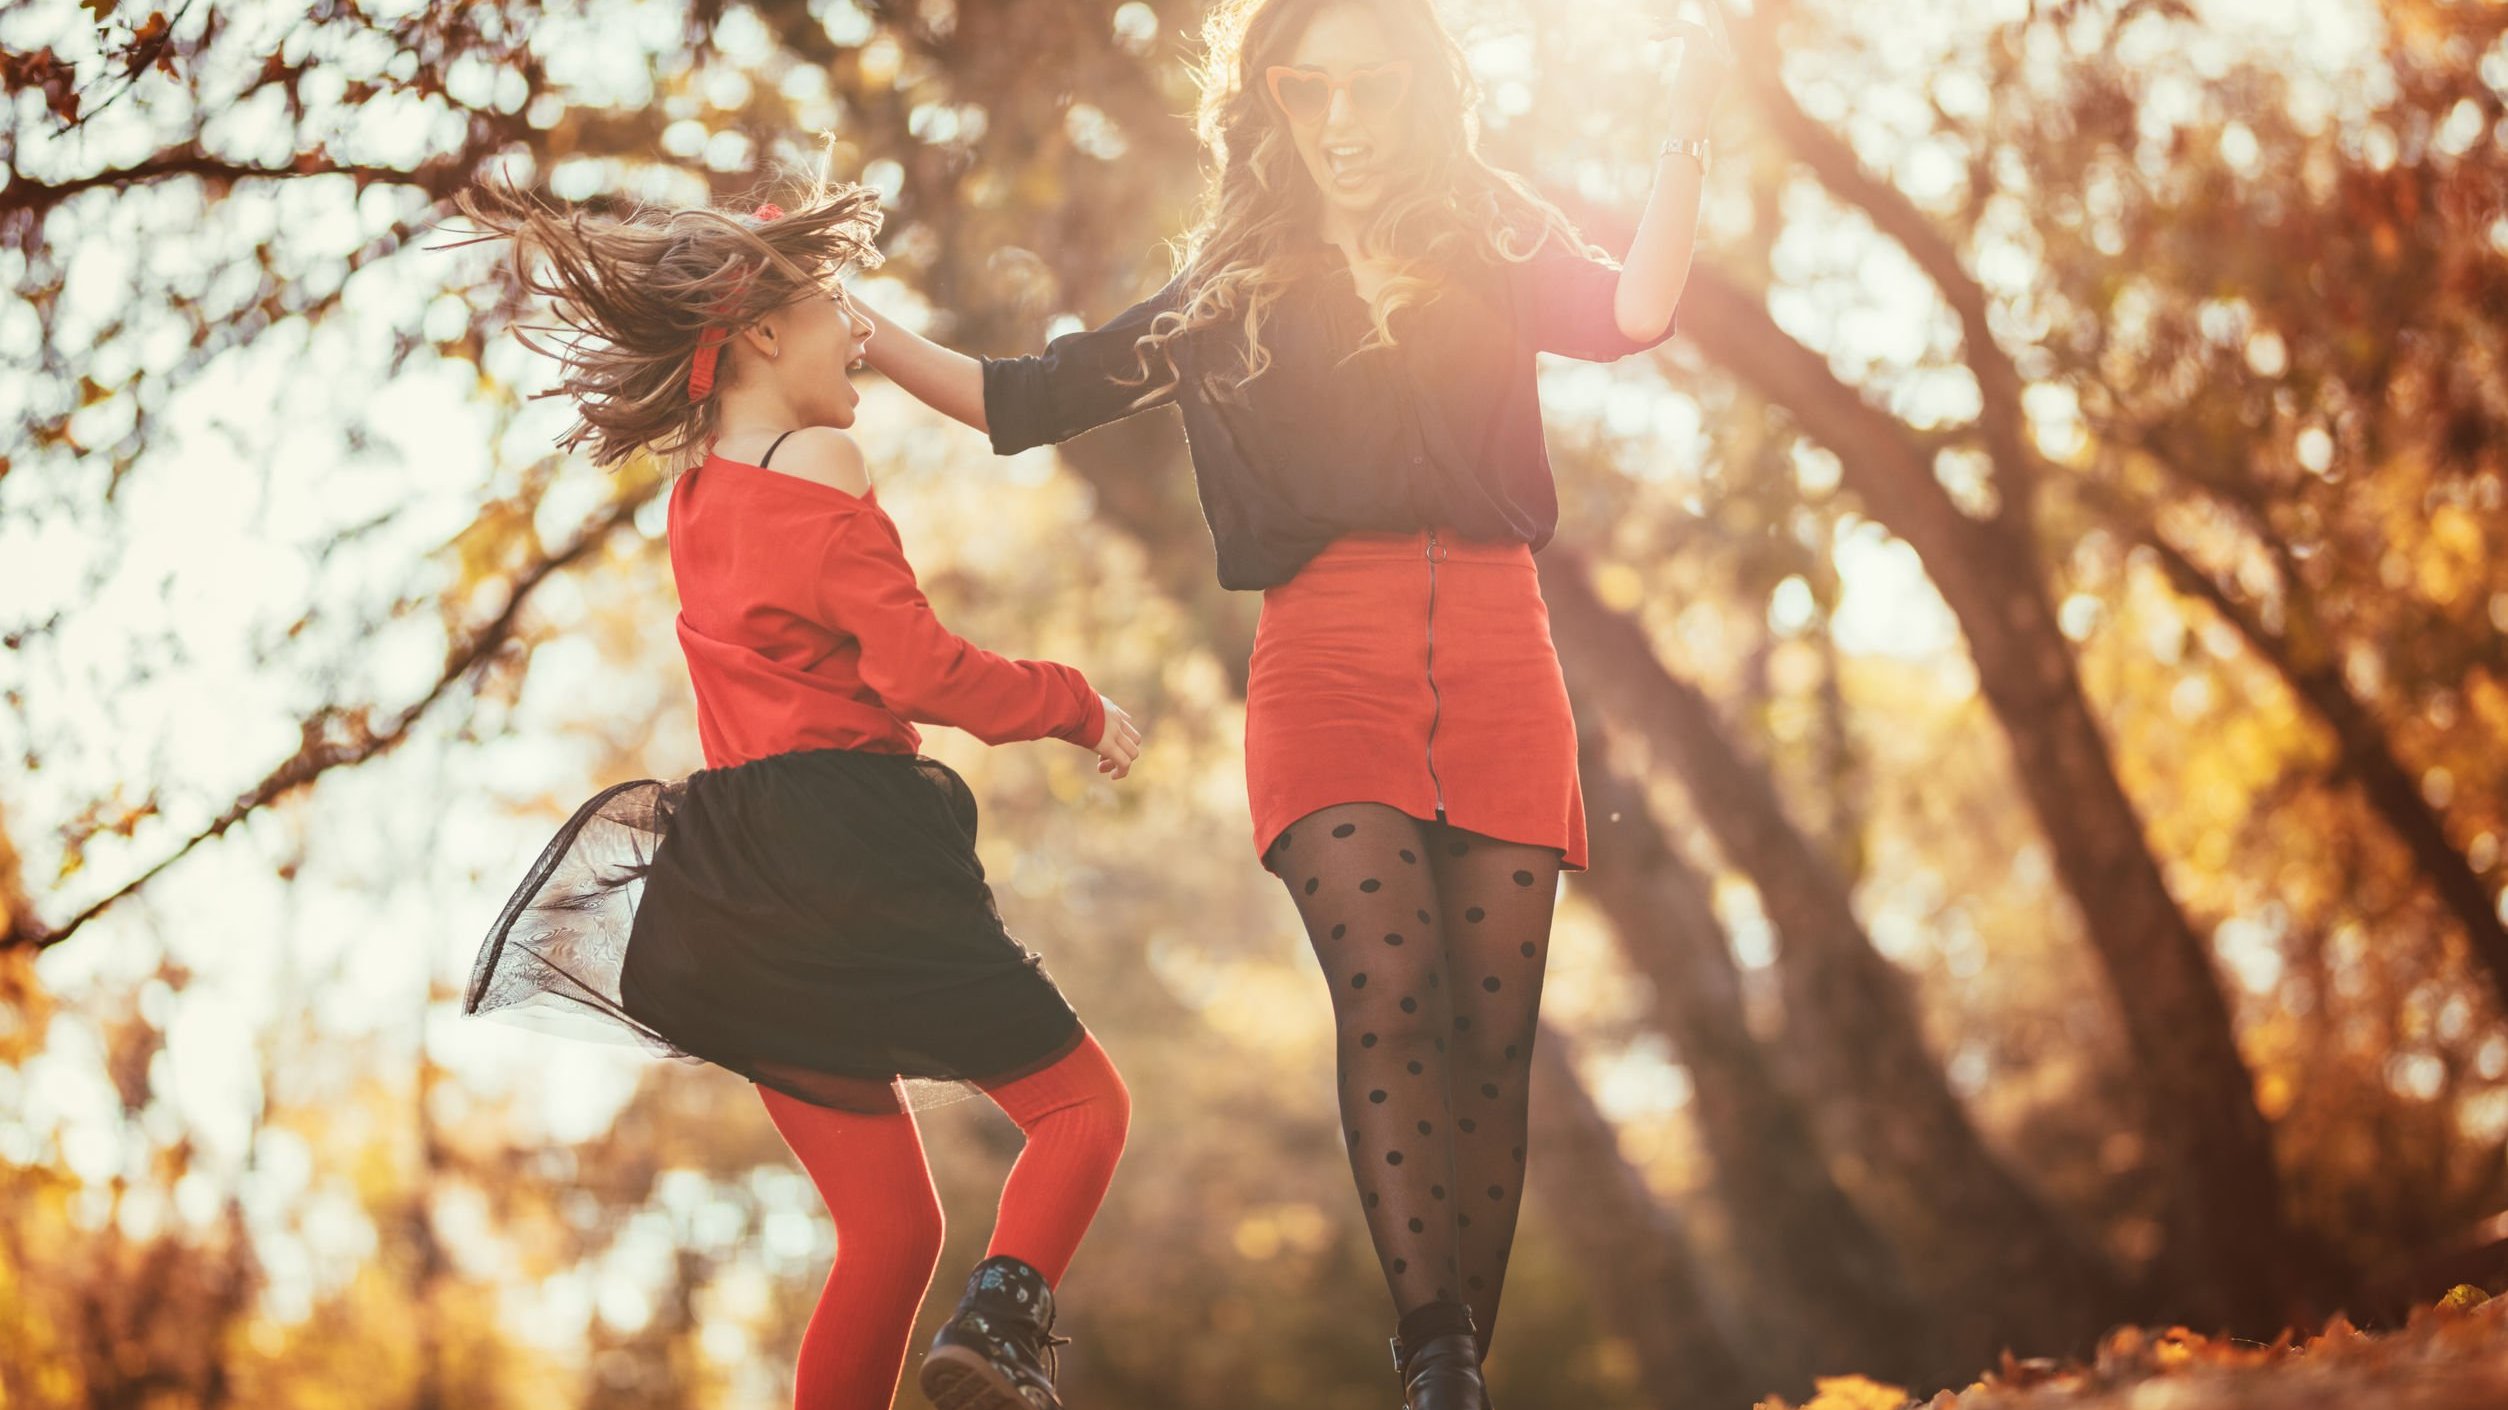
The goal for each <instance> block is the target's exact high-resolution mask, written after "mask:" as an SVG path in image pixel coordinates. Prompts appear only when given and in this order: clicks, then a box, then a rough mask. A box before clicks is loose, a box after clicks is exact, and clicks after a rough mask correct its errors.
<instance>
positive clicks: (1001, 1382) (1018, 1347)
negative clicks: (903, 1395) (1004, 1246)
mask: <svg viewBox="0 0 2508 1410" xmlns="http://www.w3.org/2000/svg"><path fill="white" fill-rule="evenodd" d="M1069 1344H1070V1343H1069V1342H1067V1341H1066V1340H1065V1339H1063V1338H1061V1337H1058V1336H1055V1335H1054V1290H1053V1289H1052V1288H1050V1287H1048V1286H1046V1283H1045V1275H1044V1274H1042V1273H1039V1272H1037V1271H1036V1270H1035V1269H1034V1268H1031V1267H1029V1266H1028V1265H1027V1264H1025V1263H1022V1262H1020V1261H1019V1260H1018V1259H1015V1258H988V1259H985V1260H984V1261H983V1262H982V1263H979V1264H977V1265H975V1273H974V1275H973V1276H971V1277H969V1278H968V1279H967V1292H966V1296H964V1297H962V1298H960V1299H959V1300H958V1310H957V1311H956V1312H954V1313H952V1314H950V1318H949V1322H948V1325H946V1326H944V1327H942V1328H941V1331H940V1335H939V1336H938V1337H936V1338H934V1339H933V1341H932V1350H931V1352H930V1353H929V1354H927V1355H926V1356H925V1357H924V1358H923V1375H922V1385H923V1393H924V1395H926V1396H927V1397H929V1398H930V1399H931V1402H932V1404H934V1405H935V1406H938V1407H939V1410H1062V1400H1061V1399H1060V1398H1059V1397H1057V1396H1056V1395H1055V1394H1054V1370H1055V1366H1054V1348H1055V1347H1058V1346H1067V1345H1069Z"/></svg>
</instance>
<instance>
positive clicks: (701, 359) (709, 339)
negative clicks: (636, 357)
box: [688, 201, 784, 401]
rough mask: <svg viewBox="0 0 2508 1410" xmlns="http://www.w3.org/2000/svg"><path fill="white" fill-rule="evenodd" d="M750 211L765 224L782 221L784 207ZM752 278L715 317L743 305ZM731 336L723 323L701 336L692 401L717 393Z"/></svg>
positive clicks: (743, 280)
mask: <svg viewBox="0 0 2508 1410" xmlns="http://www.w3.org/2000/svg"><path fill="white" fill-rule="evenodd" d="M749 214H750V219H752V220H755V221H757V222H758V223H759V224H761V225H763V224H765V223H766V222H768V221H770V220H782V219H783V218H784V208H783V207H782V206H779V205H777V204H775V203H774V202H773V201H769V202H767V203H766V204H764V205H762V206H759V207H758V208H757V209H756V210H754V211H752V212H750V213H749ZM749 278H750V276H749V275H748V274H743V275H741V276H740V282H739V283H737V284H734V285H733V286H732V291H731V292H730V293H729V294H726V295H724V296H723V301H722V302H721V303H719V304H717V305H715V307H714V316H715V317H717V318H722V317H726V316H728V315H729V314H730V313H731V312H732V310H733V309H734V308H735V307H737V306H738V305H739V303H740V297H741V295H743V294H745V293H747V292H748V291H749ZM730 336H731V330H730V329H728V328H725V327H724V326H723V325H722V324H720V323H716V324H713V325H711V326H709V327H708V328H707V329H706V330H705V331H704V332H702V333H699V334H698V335H697V357H696V361H695V362H694V363H693V364H691V365H690V366H689V368H688V400H690V401H703V400H705V399H706V397H707V396H709V395H711V394H712V393H713V391H714V366H715V363H716V362H717V361H718V360H720V359H721V357H722V355H723V340H724V339H725V338H728V337H730Z"/></svg>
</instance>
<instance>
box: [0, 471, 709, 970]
mask: <svg viewBox="0 0 2508 1410" xmlns="http://www.w3.org/2000/svg"><path fill="white" fill-rule="evenodd" d="M667 483H668V481H665V480H656V481H655V482H654V483H653V484H651V485H648V486H645V487H642V488H640V489H638V490H637V491H636V492H635V493H633V494H631V495H629V496H628V497H627V498H625V499H622V500H620V501H619V502H618V503H617V504H615V505H612V506H611V507H610V509H609V511H608V512H607V513H605V514H603V515H602V516H601V517H600V518H599V519H596V520H594V521H593V522H592V523H591V524H590V525H589V526H588V527H586V528H585V529H584V530H583V531H582V532H581V533H580V534H578V535H577V536H576V538H575V540H574V542H572V543H570V544H568V545H567V546H566V547H565V548H563V549H560V550H559V551H558V552H556V553H554V554H552V555H550V556H549V557H547V558H544V559H542V560H541V561H540V562H538V563H535V564H533V565H531V567H529V568H527V569H525V570H524V571H523V573H522V574H521V575H520V576H519V577H517V578H516V579H515V580H514V583H513V588H512V591H511V592H510V593H508V594H507V597H506V601H505V606H504V608H503V609H502V610H500V611H499V612H498V613H497V614H496V615H495V616H494V617H492V618H490V619H489V620H488V621H487V622H486V623H485V624H483V625H481V626H480V627H479V628H477V629H476V630H474V631H472V632H470V633H469V634H468V635H466V636H464V637H463V638H462V639H461V640H460V641H458V642H456V643H455V645H454V647H453V649H452V650H451V651H450V652H449V653H448V654H447V655H446V657H445V663H444V670H443V672H442V673H441V674H440V675H439V676H438V678H437V680H436V683H435V684H434V685H433V686H432V687H430V688H429V689H428V691H427V693H426V694H425V695H423V696H420V697H419V698H418V699H417V700H416V701H415V702H413V703H411V704H410V705H408V706H405V707H403V708H402V709H401V710H400V711H399V712H397V713H396V714H394V715H393V716H392V718H391V719H390V720H389V721H388V722H387V723H385V724H384V725H383V726H382V727H381V728H379V729H378V728H375V727H373V726H372V725H370V724H369V723H368V718H369V716H370V715H371V714H372V711H371V709H370V708H367V707H359V708H356V709H343V708H340V707H337V706H325V707H324V708H323V709H321V710H319V711H317V712H316V713H315V714H314V715H313V717H312V718H310V719H308V720H306V721H304V723H303V726H302V730H303V737H304V743H303V744H302V745H300V746H299V747H298V749H297V751H296V753H295V754H294V755H292V756H290V757H289V758H288V759H286V760H285V761H284V762H282V763H281V764H280V765H279V766H278V767H277V768H275V769H273V770H271V771H270V773H269V774H268V775H267V776H266V777H264V778H263V779H262V780H261V781H260V782H259V783H256V784H254V785H253V786H252V787H251V788H248V789H246V790H245V791H244V792H243V793H242V794H240V795H238V796H237V797H236V799H235V801H234V802H232V803H230V804H228V805H227V807H226V810H225V811H224V812H221V813H220V814H219V815H218V816H217V817H216V818H215V819H214V820H212V821H211V822H210V823H209V825H208V826H206V827H204V828H202V829H201V830H200V831H198V832H196V833H194V834H192V835H191V836H190V837H189V838H187V839H185V840H184V841H183V842H182V843H180V844H179V845H177V846H176V847H175V848H174V850H173V851H171V852H169V853H168V854H166V855H165V856H164V857H162V858H160V859H159V860H158V861H157V862H156V863H155V864H154V865H152V866H150V867H149V868H148V869H147V870H145V871H143V872H141V873H139V874H138V875H137V876H134V877H132V878H131V879H130V880H129V881H126V882H124V883H123V884H122V885H121V886H119V887H116V888H115V889H114V890H113V891H111V892H110V893H108V894H106V895H105V896H103V897H101V898H99V899H97V900H96V901H95V902H93V903H92V904H90V905H89V906H88V907H87V908H86V909H84V910H82V911H80V912H79V913H78V914H76V915H74V916H72V917H70V918H69V919H68V920H67V921H64V922H62V923H61V924H60V925H59V926H57V927H51V926H46V925H45V924H44V923H43V922H42V921H40V920H38V919H36V918H35V916H34V915H33V914H32V913H31V912H27V913H23V914H20V913H17V912H14V911H13V912H12V913H11V915H10V917H9V921H10V924H9V929H8V931H7V933H6V934H5V935H0V951H6V950H11V949H19V948H33V949H37V950H43V949H49V948H51V947H52V946H54V945H58V944H60V943H61V942H63V941H65V940H67V939H69V938H70V937H71V936H72V935H75V934H77V933H78V931H79V929H80V928H81V927H83V926H85V925H86V924H87V923H88V922H89V921H92V920H94V919H95V918H96V917H98V916H100V915H102V914H104V913H105V911H107V910H108V909H110V908H112V907H113V906H114V905H116V904H117V903H119V902H121V901H123V900H126V899H128V898H129V897H130V896H132V895H134V894H136V893H137V892H138V891H139V890H140V889H141V888H142V887H145V886H147V885H148V884H149V883H150V882H152V881H154V880H156V878H157V877H158V876H159V875H161V874H163V873H164V872H165V871H166V869H167V868H169V867H171V866H173V865H174V864H175V863H177V862H179V861H181V860H183V859H184V858H185V857H187V856H190V855H191V854H192V853H193V852H194V851H196V850H198V849H199V848H200V847H201V846H202V845H204V844H206V843H209V842H212V841H215V840H216V839H217V838H219V837H222V836H224V835H225V834H226V832H227V831H228V829H230V828H232V827H234V826H235V825H236V824H237V823H240V822H242V821H243V820H244V819H246V818H248V817H250V816H252V815H253V814H254V813H256V812H259V811H260V810H262V809H263V808H266V807H268V806H270V805H271V804H272V803H275V802H277V801H278V800H280V799H281V798H284V797H286V796H288V795H289V794H292V793H295V792H297V791H298V790H300V789H303V788H305V787H307V786H309V785H310V784H312V783H313V782H314V781H315V780H317V779H319V778H321V777H322V776H323V775H324V774H327V773H329V772H331V771H332V770H334V769H341V768H353V767H355V766H356V765H359V764H363V763H365V762H367V761H368V760H370V759H375V758H378V757H380V756H382V755H384V754H387V753H389V752H391V751H392V750H393V749H394V748H396V747H398V746H399V745H400V744H401V743H402V742H403V741H404V740H406V739H407V738H408V737H409V734H410V731H411V730H412V729H414V728H415V727H416V726H417V724H418V722H419V721H420V720H422V719H424V718H425V717H426V715H427V713H428V712H429V711H430V710H432V709H434V708H435V706H436V705H437V704H438V703H439V702H441V701H442V700H444V699H445V697H447V696H448V695H450V694H452V692H453V688H454V687H455V686H456V685H457V684H459V683H460V682H461V681H462V680H464V679H465V678H468V677H473V676H475V675H477V674H479V673H481V672H483V671H484V670H485V669H486V668H487V666H488V664H489V663H490V662H491V661H493V660H494V659H495V657H496V654H497V653H498V652H499V651H501V650H503V649H504V647H505V645H506V643H507V642H509V641H511V640H512V639H513V635H514V629H515V626H516V624H517V623H518V622H519V621H520V620H521V616H522V610H523V606H524V604H525V603H527V602H529V601H530V599H531V594H532V593H533V592H534V591H536V590H537V589H538V588H539V586H540V585H541V584H542V583H545V582H547V581H548V580H549V579H550V578H551V577H554V576H555V575H556V574H558V573H560V572H562V571H564V570H565V569H567V568H569V567H572V566H573V565H574V564H576V563H578V562H581V561H582V560H583V559H585V558H586V557H589V556H590V555H591V554H592V553H594V552H595V551H597V550H598V549H600V548H601V547H602V546H603V545H605V544H606V543H608V542H609V540H610V536H611V535H612V534H615V533H616V532H617V531H618V530H619V529H620V528H622V527H623V526H625V525H626V524H628V523H630V522H632V521H633V520H634V518H635V516H636V514H637V512H638V511H640V510H642V509H643V508H644V506H645V505H646V504H647V503H648V502H649V501H651V500H652V499H653V498H654V496H655V495H657V494H659V493H660V492H661V490H662V487H663V486H664V485H666V484H667Z"/></svg>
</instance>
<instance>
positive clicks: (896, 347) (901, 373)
mask: <svg viewBox="0 0 2508 1410" xmlns="http://www.w3.org/2000/svg"><path fill="white" fill-rule="evenodd" d="M856 306H857V307H859V308H860V309H861V310H862V311H863V312H864V313H865V314H867V315H869V317H870V320H871V343H870V347H869V348H868V349H867V350H866V351H865V353H864V357H865V358H866V359H867V360H868V361H869V362H870V364H871V366H872V368H873V369H874V370H875V371H877V372H878V373H879V374H880V375H881V376H883V377H886V378H887V379H888V380H889V381H891V382H894V383H896V384H897V385H898V386H900V387H903V388H905V389H906V392H907V394H908V395H910V396H912V397H913V398H914V399H915V400H917V401H919V402H921V403H923V404H924V405H925V406H928V407H930V408H932V409H933V410H934V411H937V412H939V413H941V414H942V415H944V416H947V417H949V418H951V419H953V420H956V421H962V422H964V423H966V424H967V425H969V426H972V427H974V428H975V429H976V430H979V431H984V430H989V429H990V428H989V427H988V426H986V424H985V419H984V367H983V364H981V363H979V362H977V361H976V360H975V359H974V358H971V357H968V356H967V355H966V354H964V353H960V352H953V351H951V350H950V349H948V348H944V347H942V346H941V345H940V344H938V343H935V342H933V341H932V340H931V339H929V338H926V337H924V336H923V335H922V334H920V333H917V332H915V331H914V330H913V329H911V328H907V327H904V326H903V325H901V324H899V323H897V322H895V321H894V320H892V319H890V318H889V317H888V316H887V315H886V314H883V313H881V312H880V311H879V310H878V309H875V308H873V307H871V306H870V305H869V304H867V303H857V305H856Z"/></svg>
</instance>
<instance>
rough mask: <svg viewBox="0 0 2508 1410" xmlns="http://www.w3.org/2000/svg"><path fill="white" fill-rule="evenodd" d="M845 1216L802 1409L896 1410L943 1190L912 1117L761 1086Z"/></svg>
mask: <svg viewBox="0 0 2508 1410" xmlns="http://www.w3.org/2000/svg"><path fill="white" fill-rule="evenodd" d="M758 1095H759V1096H761V1097H763V1098H764V1099H765V1101H766V1111H767V1115H768V1116H770V1117H772V1118H773V1119H774V1122H775V1129H776V1130H777V1131H779V1132H781V1133H782V1134H783V1137H784V1143H785V1144H786V1145H788V1146H790V1147H792V1152H793V1154H794V1155H796V1156H798V1157H800V1159H801V1166H802V1168H803V1169H804V1170H807V1171H808V1172H809V1173H810V1179H811V1181H812V1182H813V1183H814V1184H816V1185H817V1186H818V1189H819V1197H820V1198H821V1199H823V1200H825V1201H826V1202H827V1212H828V1214H829V1215H830V1216H831V1217H833V1218H834V1219H835V1221H836V1266H835V1267H834V1268H833V1269H832V1270H830V1271H829V1273H828V1275H827V1288H826V1291H824V1292H822V1293H821V1294H820V1295H819V1305H818V1309H817V1310H816V1311H815V1312H813V1313H811V1314H810V1327H809V1330H808V1331H806V1332H804V1333H803V1334H802V1338H801V1356H800V1360H799V1362H798V1364H797V1365H796V1366H795V1368H794V1371H793V1404H794V1405H795V1406H796V1407H798V1410H888V1407H889V1405H890V1403H891V1402H892V1401H894V1400H895V1399H896V1396H897V1381H898V1378H899V1376H900V1375H901V1374H902V1373H903V1371H904V1369H905V1364H906V1347H907V1343H908V1341H909V1340H910V1339H911V1337H912V1336H913V1333H914V1314H915V1311H916V1309H917V1308H919V1307H921V1306H922V1304H923V1295H924V1293H925V1292H927V1291H929V1290H930V1288H931V1286H932V1270H933V1269H934V1267H935V1266H937V1265H938V1264H939V1262H940V1250H941V1233H942V1225H941V1205H940V1194H939V1192H938V1191H937V1190H935V1189H933V1188H932V1172H931V1167H930V1166H929V1165H927V1164H925V1162H924V1158H923V1137H922V1134H921V1133H920V1132H919V1131H918V1130H917V1129H916V1128H915V1123H914V1117H913V1115H912V1114H911V1113H905V1112H900V1113H897V1114H894V1115H880V1116H868V1115H862V1114H858V1113H855V1112H849V1111H836V1110H833V1109H831V1108H828V1107H820V1106H812V1105H811V1104H810V1103H808V1102H805V1101H802V1100H800V1099H799V1098H797V1097H790V1096H786V1095H785V1094H783V1093H782V1092H779V1091H776V1090H774V1089H773V1088H770V1087H760V1088H759V1089H758Z"/></svg>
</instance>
